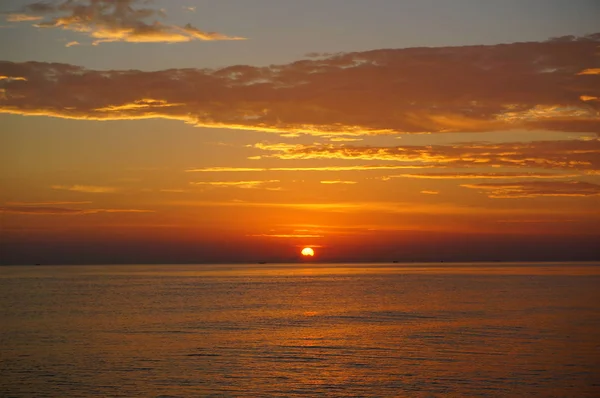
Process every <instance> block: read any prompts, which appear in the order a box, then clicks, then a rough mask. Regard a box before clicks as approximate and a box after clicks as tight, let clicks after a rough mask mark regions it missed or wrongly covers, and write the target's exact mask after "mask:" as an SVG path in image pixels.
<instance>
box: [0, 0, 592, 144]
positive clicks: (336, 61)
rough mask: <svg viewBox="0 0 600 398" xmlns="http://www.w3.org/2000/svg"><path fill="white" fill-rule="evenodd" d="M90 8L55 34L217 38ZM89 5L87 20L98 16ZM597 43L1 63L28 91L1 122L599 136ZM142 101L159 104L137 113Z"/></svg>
mask: <svg viewBox="0 0 600 398" xmlns="http://www.w3.org/2000/svg"><path fill="white" fill-rule="evenodd" d="M35 4H38V3H35ZM43 4H45V3H43ZM52 4H54V3H52ZM65 4H67V6H66V7H67V9H68V10H67V11H68V12H70V14H69V15H71V14H73V15H78V14H76V13H75V11H74V9H75V8H74V7H76V6H75V4H76V3H75V2H72V3H71V2H69V3H65ZM94 4H97V5H94V6H93V7H99V9H101V10H103V11H102V12H100V11H98V12H96V13H92V14H91V15H93V17H90V18H91V20H89V19H83V22H77V23H79V24H80V25H74V24H73V22H70V21H71V19H72V18H71V17H72V15H71V17H69V16H67V20H65V22H64V23H63V22H60V21H59V20H51V21H54V22H51V23H50V25H51V26H59V27H62V28H66V27H69V28H75V27H76V26H80V27H81V28H83V29H84V30H86V32H87V33H88V34H90V35H97V39H98V40H128V41H135V40H138V41H140V40H184V39H185V40H191V39H201V38H203V39H219V38H221V37H220V36H219V34H212V36H211V34H209V35H208V36H203V33H200V32H198V31H197V30H195V28H193V27H190V26H185V27H181V28H175V27H168V26H165V25H162V24H158V25H154V24H146V23H142V22H139V21H141V20H142V19H145V18H149V17H157V16H158V15H157V14H156V13H157V12H156V11H152V10H147V9H133V8H132V7H129V5H131V4H130V1H121V2H119V3H118V4H121V5H127V7H129V8H127V7H125V6H123V7H121V6H118V7H117V6H114V7H115V9H114V10H113V9H112V8H110V7H113V6H110V7H109V5H107V4H106V2H105V1H97V2H95V3H94ZM111 4H117V3H111ZM82 7H83V9H82V10H85V12H84V11H82V13H83V14H84V15H87V14H86V13H89V9H88V8H89V7H92V6H90V5H88V6H82ZM42 8H44V7H42ZM46 8H47V7H46ZM50 8H52V7H50ZM109 8H110V9H111V10H113V11H110V12H109V11H107V10H108V9H109ZM122 8H123V10H122ZM125 8H127V10H125ZM117 9H118V10H117ZM53 10H54V9H53ZM144 10H145V11H144ZM30 11H31V10H30ZM31 12H33V11H31ZM40 12H41V11H40ZM44 12H45V14H44V15H47V11H44ZM52 12H54V11H52ZM77 12H79V11H77ZM38 14H39V12H38ZM38 14H36V15H38ZM116 16H119V18H117V17H116ZM121 16H122V18H121ZM69 18H71V19H69ZM86 18H87V17H86ZM61 21H62V20H61ZM42 24H44V23H42ZM45 24H46V25H48V22H45ZM111 29H112V30H111ZM105 32H108V33H105ZM169 35H170V36H169ZM599 43H600V34H595V35H590V36H587V37H584V38H580V39H578V40H571V41H560V40H559V41H554V40H552V41H547V42H530V43H513V44H502V45H492V46H464V47H439V48H407V49H383V50H373V51H364V52H354V53H344V54H331V55H327V56H325V57H321V58H313V59H307V60H300V61H297V62H293V63H289V64H285V65H273V66H268V67H253V66H247V65H236V66H230V67H225V68H221V69H169V70H162V71H148V72H144V71H135V70H134V71H119V70H111V71H105V70H102V71H95V70H89V69H85V68H81V67H78V66H73V65H65V64H56V63H38V62H24V63H13V62H1V63H0V75H6V76H23V77H24V78H27V81H2V82H1V83H0V86H1V87H0V88H2V89H4V90H5V91H4V97H3V98H2V99H1V100H0V112H5V113H15V114H24V115H45V116H53V117H61V118H73V119H88V120H119V119H145V118H167V119H174V120H181V121H184V122H186V123H190V124H193V125H196V126H204V127H214V128H228V129H238V130H255V131H264V132H271V133H277V134H281V135H285V136H298V135H300V134H308V135H314V136H321V137H328V138H334V137H338V136H341V137H346V138H359V137H361V136H365V135H382V134H399V133H415V134H416V133H422V132H431V133H446V132H485V131H506V130H513V131H517V130H518V131H523V130H538V131H539V130H553V131H564V132H590V133H600V102H599V101H595V100H589V98H591V97H600V75H598V74H596V73H595V72H593V71H594V70H595V69H597V67H596V66H597V63H596V61H595V60H596V57H597V55H596V54H597V47H598V44H599ZM49 91H51V92H52V93H53V95H46V93H48V92H49ZM582 97H583V98H586V99H588V100H582ZM147 99H152V101H155V102H154V103H152V104H147V105H148V106H139V105H143V104H144V103H145V101H146V100H147ZM140 101H141V102H140ZM161 104H162V105H168V106H160V105H161Z"/></svg>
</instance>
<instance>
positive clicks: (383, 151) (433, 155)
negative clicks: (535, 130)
mask: <svg viewBox="0 0 600 398" xmlns="http://www.w3.org/2000/svg"><path fill="white" fill-rule="evenodd" d="M260 149H263V150H269V151H271V152H276V153H274V154H271V155H266V157H274V158H278V159H347V160H366V161H373V160H385V161H396V162H403V163H413V166H411V167H419V166H421V167H423V166H425V167H427V166H430V167H432V166H436V167H482V166H485V167H533V168H555V169H577V170H599V169H600V140H598V139H592V140H569V141H534V142H525V143H521V142H512V143H500V144H486V143H482V144H457V145H425V146H416V145H405V146H393V147H372V146H349V145H348V146H346V145H341V146H336V145H331V144H324V145H296V146H293V147H279V146H277V145H273V146H265V145H263V146H261V147H260Z"/></svg>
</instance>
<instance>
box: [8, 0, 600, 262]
mask: <svg viewBox="0 0 600 398" xmlns="http://www.w3.org/2000/svg"><path fill="white" fill-rule="evenodd" d="M375 2H377V3H378V5H379V6H380V7H379V8H377V7H374V8H373V7H371V8H369V7H366V6H365V4H362V3H360V2H357V3H356V4H355V3H354V2H343V1H337V0H336V1H333V0H332V1H330V2H328V4H327V5H322V4H321V3H320V2H313V1H307V2H305V3H304V5H302V6H299V5H298V4H297V3H296V4H295V5H292V4H291V3H287V2H280V3H277V6H273V5H272V4H271V7H268V6H269V4H267V3H268V2H267V1H259V0H252V1H248V2H245V3H244V4H245V5H241V3H239V2H237V3H236V2H230V1H225V2H224V3H223V4H221V5H220V6H218V7H217V6H209V5H207V4H205V2H200V1H182V2H177V3H173V2H164V1H156V2H153V3H149V4H148V3H147V2H143V1H136V0H125V1H121V2H117V3H115V2H109V1H102V0H101V1H96V2H89V1H85V0H82V1H78V2H69V1H54V2H31V1H15V2H13V3H12V4H11V5H10V7H9V6H8V5H4V4H3V5H2V9H0V12H2V17H3V19H4V22H3V24H2V26H1V27H0V28H1V29H0V35H1V37H0V49H2V50H3V51H2V53H3V54H6V55H5V56H3V59H4V60H2V61H0V140H1V145H0V157H1V159H2V167H1V170H0V182H1V186H2V189H1V190H0V226H1V230H0V240H1V241H2V243H0V250H1V252H2V254H0V263H3V264H12V263H126V262H141V263H146V262H161V263H170V262H191V263H196V262H227V261H242V262H243V261H250V262H254V261H269V262H275V261H296V260H298V259H299V256H298V253H299V251H300V250H301V249H302V247H304V246H311V247H313V248H314V249H315V252H316V256H315V260H314V261H318V260H320V261H391V260H400V261H440V260H444V261H454V260H460V261H463V260H538V259H539V260H569V259H572V260H578V259H579V260H590V259H597V258H598V254H597V250H596V249H595V243H596V242H597V241H598V240H599V238H600V212H599V210H598V208H599V206H598V205H599V204H600V139H599V136H598V134H599V132H600V52H599V48H600V34H598V33H595V32H594V31H593V30H591V29H592V28H591V27H592V26H593V24H592V22H591V21H592V19H593V18H592V19H590V17H589V14H592V15H594V13H595V15H597V16H600V8H599V7H598V6H597V5H595V4H593V3H591V2H586V1H579V2H572V3H569V4H570V6H569V7H568V8H565V6H564V5H556V4H554V5H553V3H550V2H542V3H540V4H538V6H541V5H545V6H544V7H543V8H539V7H538V8H537V9H536V8H535V6H536V4H537V2H533V1H532V3H536V4H530V3H528V4H527V5H522V4H521V2H513V1H506V2H505V3H502V4H503V6H500V5H498V4H496V5H494V6H492V5H482V4H480V3H479V2H477V3H472V2H469V1H467V0H461V1H458V2H456V4H455V6H456V7H458V9H459V10H461V9H462V11H463V12H462V13H457V11H456V10H455V9H453V10H451V9H442V11H443V12H441V11H440V10H439V9H437V10H438V11H437V14H435V15H430V17H429V18H428V17H427V15H429V14H428V11H431V9H433V8H431V9H430V8H428V7H434V6H435V5H437V6H441V7H442V8H443V7H444V6H443V4H444V3H439V4H433V3H435V2H423V3H419V4H420V5H419V6H417V5H416V3H414V2H412V3H411V2H392V1H385V0H376V1H375ZM429 3H431V4H429ZM411 4H412V6H411ZM227 5H229V7H228V8H227V7H226V6H227ZM353 5H354V6H355V8H354V9H353V8H352V7H353ZM219 7H221V8H219ZM272 7H274V9H273V8H272ZM336 7H337V8H336ZM498 7H500V8H501V9H497V8H498ZM267 8H268V9H269V11H268V12H267V13H266V14H265V15H263V16H258V14H255V13H257V9H258V10H261V9H263V10H266V9H267ZM292 11H293V12H294V15H295V18H292V17H291V16H289V15H288V16H287V17H285V15H287V14H286V13H289V12H292ZM334 11H335V12H339V13H340V15H344V16H345V18H343V19H341V20H340V21H339V22H338V21H337V20H336V19H335V18H325V17H324V16H323V15H324V14H327V13H330V12H334ZM534 12H538V13H541V14H540V15H539V18H538V19H537V20H535V21H532V20H531V19H530V18H529V15H530V14H531V13H534ZM211 13H212V14H211ZM394 13H396V14H394ZM411 13H412V14H411ZM390 14H392V15H397V16H398V18H399V19H400V20H405V21H406V24H404V25H402V24H400V25H402V26H401V27H399V25H398V23H397V22H395V20H394V19H393V18H390V17H389V15H390ZM244 15H252V16H253V17H254V18H255V19H254V23H249V22H248V20H247V19H244V18H243V17H244ZM211 17H212V18H211ZM274 17H277V18H279V19H276V20H275V21H274V20H273V18H274ZM286 18H287V19H286ZM378 18H379V19H378ZM432 18H433V20H434V21H446V23H447V25H444V24H441V25H440V24H437V25H430V24H431V19H432ZM415 19H416V20H417V21H419V20H420V21H422V23H415V22H414V21H413V20H415ZM377 20H379V21H382V22H381V23H379V24H377V23H375V21H377ZM286 21H287V22H289V23H286ZM352 21H354V22H358V21H363V22H364V24H360V23H354V24H352V23H351V22H352ZM411 21H412V22H411ZM507 21H512V23H513V25H514V26H512V27H511V26H509V25H508V24H507ZM261 22H263V23H261ZM276 22H277V23H276ZM273 24H275V25H273ZM402 29H412V30H411V31H404V30H402ZM315 32H316V33H315ZM452 32H453V33H452ZM267 33H268V34H267ZM408 33H410V34H412V35H413V36H410V35H408ZM467 33H470V34H467ZM315 35H316V36H315ZM319 37H320V38H322V40H320V39H319ZM395 37H397V39H394V38H395ZM407 37H413V38H414V39H412V41H411V39H408V38H407ZM467 37H468V39H467ZM478 37H479V38H480V42H477V41H474V40H476V39H477V38H478ZM281 38H287V40H288V41H289V42H290V43H294V44H295V46H292V47H290V46H289V45H286V43H285V42H282V41H281V40H282V39H281ZM334 38H336V40H334ZM5 50H6V51H5ZM294 51H296V53H295V52H294ZM131 54H135V55H136V56H135V57H132V56H131ZM250 54H251V55H250Z"/></svg>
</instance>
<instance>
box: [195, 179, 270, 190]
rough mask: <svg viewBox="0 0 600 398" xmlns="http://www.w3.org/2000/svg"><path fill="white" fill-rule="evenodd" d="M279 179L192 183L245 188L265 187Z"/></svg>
mask: <svg viewBox="0 0 600 398" xmlns="http://www.w3.org/2000/svg"><path fill="white" fill-rule="evenodd" d="M278 182H279V180H265V181H262V180H258V181H200V182H191V183H190V184H192V185H208V186H212V187H221V188H228V187H235V188H243V189H255V188H265V185H269V184H274V183H278ZM266 189H274V188H272V187H266Z"/></svg>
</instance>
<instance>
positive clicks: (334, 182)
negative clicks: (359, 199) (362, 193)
mask: <svg viewBox="0 0 600 398" xmlns="http://www.w3.org/2000/svg"><path fill="white" fill-rule="evenodd" d="M356 183H357V182H356V181H344V180H325V181H321V184H329V185H331V184H356Z"/></svg>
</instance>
